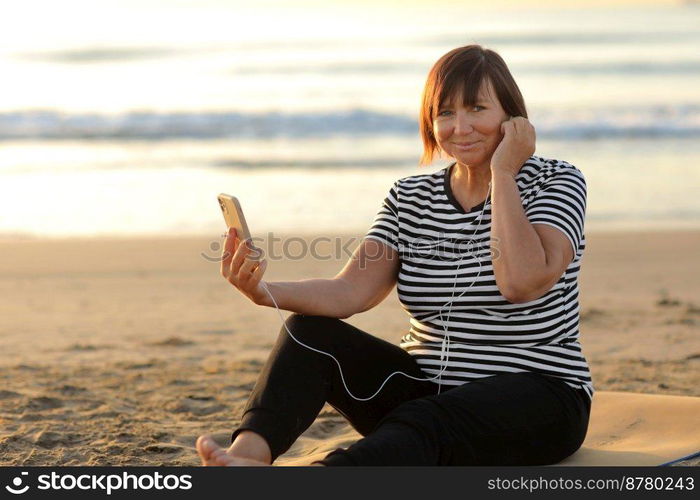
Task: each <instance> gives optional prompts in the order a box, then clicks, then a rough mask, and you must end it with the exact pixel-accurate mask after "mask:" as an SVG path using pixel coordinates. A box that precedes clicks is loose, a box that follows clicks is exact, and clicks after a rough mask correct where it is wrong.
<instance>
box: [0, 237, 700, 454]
mask: <svg viewBox="0 0 700 500" xmlns="http://www.w3.org/2000/svg"><path fill="white" fill-rule="evenodd" d="M218 236H219V235H212V236H211V237H206V236H204V237H201V238H193V237H188V238H177V237H173V238H133V239H66V240H15V239H6V240H0V256H2V259H0V294H1V296H2V298H3V300H2V301H1V302H0V318H2V320H1V321H0V342H1V344H0V347H1V349H2V354H0V377H2V381H3V384H2V389H0V422H1V424H2V425H0V460H1V461H2V464H3V465H196V464H198V463H199V462H198V458H197V456H196V453H195V451H194V448H193V446H194V441H195V439H196V437H197V436H198V435H199V434H201V433H204V432H207V433H212V434H213V435H214V436H215V438H216V439H217V440H219V441H220V442H221V443H222V444H224V443H227V440H228V437H229V436H230V432H231V431H232V430H233V429H234V428H235V425H236V423H237V422H238V419H239V417H240V413H241V410H242V407H243V405H244V403H245V401H246V398H247V395H248V393H249V391H250V390H251V388H252V386H253V384H254V382H255V379H256V376H257V373H258V372H259V370H260V368H261V366H262V363H263V362H264V360H265V358H266V355H267V352H268V350H269V348H270V347H271V345H272V343H273V342H274V340H275V338H276V336H277V334H278V331H279V328H280V320H279V317H278V315H277V313H276V311H275V310H274V309H269V308H263V307H258V306H255V305H254V304H252V303H250V302H249V301H248V300H247V299H246V298H245V297H243V296H242V295H240V294H239V293H238V292H237V291H236V290H235V289H234V288H233V287H231V286H230V285H229V284H228V283H227V282H226V281H225V280H224V279H223V278H222V277H221V276H220V274H219V267H218V262H216V259H217V257H218V255H219V253H220V252H219V251H218V246H217V245H218V244H219V243H221V241H222V240H221V239H220V238H219V237H218ZM350 238H351V237H350V236H346V237H344V238H343V240H342V241H348V240H349V239H350ZM306 241H307V242H309V241H310V237H307V238H306ZM587 241H588V249H587V251H586V255H585V256H584V261H583V270H582V274H581V278H580V284H581V310H582V316H581V319H582V323H581V331H582V334H581V342H582V345H583V349H584V353H585V355H586V357H587V359H588V361H589V363H590V366H591V370H592V374H593V379H594V384H595V387H596V389H597V390H598V391H618V392H627V393H637V394H660V395H669V396H693V397H700V335H698V333H699V331H700V293H698V291H699V290H698V287H699V284H698V274H699V273H698V265H697V261H696V258H697V249H698V248H700V231H686V232H680V231H679V232H658V233H651V232H647V233H594V234H587ZM352 248H353V247H352V246H351V247H350V250H352ZM212 249H214V250H212ZM345 260H346V256H345V255H344V254H342V253H340V255H338V258H330V259H326V260H319V259H314V258H312V257H306V258H304V259H301V260H299V259H287V260H283V261H280V260H275V261H271V262H270V265H269V267H268V271H267V274H266V279H267V280H270V281H274V280H290V279H301V278H309V277H332V276H333V275H334V274H335V273H336V272H337V271H338V270H339V269H340V268H341V267H342V265H343V264H344V262H345ZM348 321H349V322H350V323H352V324H354V325H355V326H357V327H359V328H362V329H364V330H366V331H369V332H371V333H373V334H374V335H377V336H378V337H381V338H384V339H386V340H390V341H392V342H395V343H397V342H398V340H399V338H400V337H401V336H402V335H403V333H404V331H405V329H406V327H407V316H406V315H405V313H404V312H403V310H402V309H401V308H400V305H399V303H398V300H397V298H396V292H395V291H394V292H392V294H391V295H390V297H389V298H387V299H386V300H385V301H384V302H383V303H382V304H380V305H379V306H377V307H375V308H374V309H372V310H371V311H368V312H366V313H363V314H360V315H357V316H354V317H352V318H350V319H349V320H348ZM672 399H673V398H672ZM676 400H680V401H686V402H687V401H690V398H676ZM669 401H670V400H669ZM692 401H698V400H692ZM668 404H669V405H670V407H667V408H666V413H665V414H664V412H663V411H661V410H658V411H659V412H660V413H659V414H658V415H654V417H655V418H656V417H658V418H662V419H664V418H665V419H672V418H673V405H672V403H668ZM626 407H629V406H626ZM639 411H647V410H639ZM648 411H657V410H648ZM650 421H651V422H656V420H654V419H650ZM654 425H656V424H654ZM653 428H654V426H653V425H652V426H651V429H652V431H653ZM629 432H631V433H633V432H634V430H633V429H632V430H630V431H629ZM356 438H357V434H356V433H355V432H354V431H353V430H352V429H351V428H350V426H349V425H348V424H347V423H346V422H345V421H344V419H343V418H342V417H341V416H340V415H339V414H337V413H336V412H335V411H334V410H333V409H332V408H330V407H329V406H326V407H325V408H324V409H323V411H322V412H321V414H320V415H319V418H318V419H317V420H316V422H315V423H314V424H313V425H312V426H311V427H310V428H309V429H308V430H307V431H306V433H305V434H304V435H303V436H302V437H301V438H300V439H299V441H297V443H296V444H295V445H294V446H293V447H292V449H291V450H289V452H288V453H287V454H286V455H284V456H283V457H281V458H280V461H279V463H280V464H302V463H305V461H306V463H308V458H309V457H312V456H318V455H323V454H324V453H325V452H327V451H330V450H332V449H334V448H336V447H338V446H347V445H349V444H350V443H352V442H353V440H355V439H356ZM694 442H695V443H698V445H699V446H698V448H699V449H700V436H698V435H693V433H690V434H689V435H688V438H687V441H686V442H685V443H680V445H681V447H682V446H683V445H685V446H686V447H688V446H691V447H692V446H694V444H693V443H694ZM662 445H663V443H659V446H662ZM697 463H698V461H695V462H693V461H688V462H686V464H697Z"/></svg>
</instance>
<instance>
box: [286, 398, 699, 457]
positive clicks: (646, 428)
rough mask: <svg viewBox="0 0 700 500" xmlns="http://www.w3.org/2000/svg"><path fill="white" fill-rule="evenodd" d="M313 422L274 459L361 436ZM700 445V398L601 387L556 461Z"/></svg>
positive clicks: (673, 452)
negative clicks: (571, 444) (565, 453)
mask: <svg viewBox="0 0 700 500" xmlns="http://www.w3.org/2000/svg"><path fill="white" fill-rule="evenodd" d="M316 425H317V424H314V425H313V426H312V427H311V428H310V429H309V430H308V431H307V432H306V433H304V435H303V436H302V437H301V438H300V439H299V440H298V441H297V442H296V443H295V444H294V446H293V447H292V448H291V449H290V450H289V451H288V452H287V453H286V454H284V455H283V456H281V457H280V458H279V459H278V460H277V461H276V462H275V465H287V466H294V465H308V464H310V463H311V462H313V461H314V460H321V459H322V458H323V457H325V456H326V454H328V453H329V452H331V451H333V450H335V449H336V448H345V447H347V446H350V444H352V443H353V442H355V441H356V440H358V439H360V438H361V436H360V435H359V434H358V433H357V432H355V431H354V430H353V429H352V428H351V427H350V426H349V425H347V424H344V425H342V428H343V430H342V431H340V429H339V432H335V433H332V435H333V437H332V438H330V439H329V437H328V430H327V429H325V432H322V431H323V429H318V432H316V431H315V427H316ZM697 451H700V398H698V397H687V396H661V395H656V394H638V393H633V392H608V391H597V392H596V393H595V394H594V396H593V406H592V407H591V421H590V425H589V426H588V434H587V436H586V440H585V441H584V443H583V446H581V449H579V450H578V451H577V452H576V453H574V454H573V455H572V456H570V457H569V458H567V459H565V460H564V461H563V462H561V463H559V464H557V465H583V466H587V465H660V464H662V463H666V462H669V461H671V460H676V459H678V458H681V457H685V456H687V455H690V454H691V453H695V452H697Z"/></svg>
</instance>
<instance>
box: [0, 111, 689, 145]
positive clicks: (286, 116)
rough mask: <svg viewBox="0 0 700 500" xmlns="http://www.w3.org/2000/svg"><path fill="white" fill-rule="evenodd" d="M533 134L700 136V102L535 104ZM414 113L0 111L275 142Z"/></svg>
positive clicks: (48, 129) (33, 119)
mask: <svg viewBox="0 0 700 500" xmlns="http://www.w3.org/2000/svg"><path fill="white" fill-rule="evenodd" d="M531 120H532V122H533V123H534V124H535V126H536V129H537V135H538V137H539V138H544V139H566V140H595V139H603V138H607V139H609V138H637V137H638V138H664V137H669V138H679V137H697V136H700V104H685V105H676V106H670V105H669V106H662V105H659V106H649V107H644V108H643V107H638V106H630V107H620V108H610V107H607V108H605V109H580V110H571V109H550V110H547V109H538V110H537V111H536V112H534V113H533V114H532V115H531ZM417 123H418V121H417V119H416V118H415V117H411V116H407V115H403V114H398V113H394V114H392V113H383V112H378V111H371V110H365V109H356V110H349V111H336V112H327V113H315V112H306V113H304V112H301V113H281V112H268V113H238V112H169V113H165V112H148V111H141V112H129V113H123V114H116V115H109V114H98V113H82V114H81V113H78V114H74V113H65V112H60V111H50V110H43V111H37V110H26V111H17V112H6V113H0V140H25V139H41V140H64V139H82V140H103V139H110V140H114V139H116V140H144V141H152V140H165V139H201V140H206V139H219V138H229V139H263V140H264V139H273V138H279V137H284V138H291V139H294V138H304V139H306V138H316V137H318V138H325V137H342V136H350V137H359V136H381V135H384V136H417V134H418V124H417Z"/></svg>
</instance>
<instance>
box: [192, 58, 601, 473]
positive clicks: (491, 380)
mask: <svg viewBox="0 0 700 500" xmlns="http://www.w3.org/2000/svg"><path fill="white" fill-rule="evenodd" d="M420 127H421V134H422V138H423V143H424V155H423V158H422V159H421V163H422V164H426V163H430V161H431V160H432V158H433V156H434V154H435V153H436V152H438V151H440V152H442V153H444V154H446V155H448V156H450V157H452V158H453V159H454V160H455V162H454V163H453V164H452V165H450V166H449V167H447V168H445V169H442V170H440V171H438V172H436V173H432V174H424V175H414V176H410V177H406V178H403V179H400V180H398V181H397V182H396V183H394V185H393V186H392V188H391V189H390V191H389V194H388V196H387V197H386V199H385V200H384V203H383V205H382V208H381V209H380V211H379V213H378V214H377V217H376V219H375V222H374V224H373V226H372V227H371V229H370V230H369V232H368V233H367V235H366V237H365V238H364V239H363V241H362V243H361V244H360V245H359V247H358V248H357V250H356V251H355V253H354V255H353V258H352V259H350V261H349V262H348V263H347V264H346V266H345V267H344V269H343V270H342V271H341V272H340V273H339V274H338V275H337V276H336V277H335V278H333V279H314V280H304V281H297V282H284V283H281V282H276V283H267V284H265V283H264V282H262V281H261V278H262V276H263V273H264V272H265V268H266V261H264V260H263V261H261V262H260V263H259V264H258V262H257V261H255V260H254V259H252V258H246V257H247V256H249V255H250V254H251V249H250V248H249V247H248V245H247V244H239V242H238V240H237V239H236V238H235V236H234V235H232V234H230V235H229V237H228V239H227V241H226V246H225V249H224V252H232V253H233V254H234V255H233V256H232V257H231V256H229V257H228V258H227V259H224V260H223V261H222V274H223V275H224V276H225V277H226V278H227V280H228V281H229V282H231V283H232V284H233V285H234V286H236V287H237V288H238V289H239V290H240V291H241V292H243V293H244V294H246V295H247V296H248V297H249V298H250V299H251V300H252V301H253V302H255V303H256V304H260V305H266V306H274V304H273V301H272V300H271V298H270V296H269V295H268V293H267V291H266V290H265V285H267V287H268V288H269V291H270V292H271V295H272V296H273V297H274V298H275V301H276V302H277V304H278V305H279V307H280V308H282V309H286V310H289V311H294V312H295V313H296V314H293V315H292V316H290V317H289V318H288V319H287V321H286V323H285V328H282V330H281V331H280V335H279V338H278V340H277V343H276V345H275V347H274V348H273V350H272V353H271V354H270V357H269V359H268V360H267V363H266V365H265V367H264V368H263V371H262V373H261V374H260V377H259V379H258V381H257V384H256V386H255V388H254V389H253V393H252V395H251V397H250V399H249V401H248V403H247V405H246V407H245V410H244V414H243V417H242V421H241V425H240V426H239V428H238V429H237V430H236V431H235V432H234V434H233V439H232V445H231V447H230V448H228V450H224V449H222V448H219V447H218V446H216V444H215V443H214V442H213V440H212V439H211V438H210V437H208V436H202V437H200V438H199V439H198V441H197V449H198V452H199V453H200V455H201V457H202V461H203V463H204V464H205V465H238V464H240V465H245V464H250V465H262V464H271V463H272V462H274V460H275V459H276V458H277V457H278V456H279V455H281V454H282V453H284V452H285V451H286V450H288V449H289V447H290V446H291V445H292V443H293V442H294V441H295V440H296V438H297V437H298V436H299V435H300V434H301V433H303V432H304V430H305V429H307V428H308V426H309V425H311V423H312V422H313V421H314V419H315V418H316V416H317V415H318V413H319V411H320V410H321V408H322V407H323V405H324V403H326V402H328V403H329V404H331V405H332V406H333V407H334V408H336V409H337V410H338V412H340V413H341V414H342V415H343V416H345V417H346V418H347V419H348V420H349V421H350V423H351V424H352V426H353V427H354V428H355V429H356V430H357V431H358V432H359V433H360V434H362V435H363V436H364V438H363V439H361V440H359V441H358V442H356V443H354V444H353V445H352V446H350V447H349V448H347V449H338V450H335V451H333V452H331V453H330V454H329V455H327V456H326V457H325V458H324V459H323V460H321V461H319V462H316V463H314V465H325V466H336V465H544V464H552V463H556V462H559V461H561V460H562V459H564V458H566V457H567V456H569V455H571V454H572V453H574V452H575V451H576V450H577V449H578V448H579V447H580V446H581V443H582V442H583V440H584V438H585V435H586V430H587V428H588V418H589V414H590V407H591V398H592V395H593V386H592V383H591V378H590V373H589V370H588V366H587V363H586V360H585V358H584V356H583V354H582V352H581V347H580V345H579V343H578V321H579V320H578V309H579V308H578V286H577V276H578V273H579V269H580V261H581V257H582V255H583V251H584V249H585V238H584V234H583V223H584V214H585V204H586V184H585V179H584V177H583V175H582V174H581V172H580V171H579V170H577V169H576V168H575V167H573V166H572V165H570V164H568V163H566V162H563V161H558V160H550V159H545V158H542V157H539V156H534V155H533V153H534V151H535V132H534V128H533V127H532V125H531V124H530V123H529V122H528V120H527V111H526V109H525V104H524V102H523V98H522V95H521V93H520V91H519V89H518V86H517V85H516V83H515V81H514V80H513V77H512V75H511V74H510V72H509V70H508V68H507V66H506V65H505V63H504V62H503V60H502V59H501V57H500V56H499V55H498V54H496V53H495V52H493V51H490V50H486V49H483V48H482V47H480V46H478V45H470V46H466V47H461V48H457V49H455V50H452V51H451V52H449V53H447V54H445V55H444V56H443V57H442V58H441V59H440V60H439V61H437V63H436V64H435V66H434V67H433V68H432V70H431V71H430V74H429V76H428V80H427V82H426V86H425V91H424V95H423V105H422V109H421V122H420ZM397 283H398V294H399V299H400V300H401V302H402V304H403V306H404V307H405V309H406V310H407V312H408V313H409V315H410V330H409V332H408V333H407V334H406V335H405V336H404V337H403V338H402V339H401V343H400V347H399V346H395V345H393V344H390V343H387V342H384V341H382V340H380V339H377V338H375V337H373V336H372V335H370V334H368V333H365V332H362V331H360V330H358V329H357V328H354V327H352V326H351V325H349V324H347V323H345V322H343V321H341V320H340V319H339V318H347V317H349V316H352V315H353V314H356V313H359V312H362V311H366V310H368V309H370V308H372V307H373V306H375V305H377V304H378V303H379V302H381V301H382V300H383V299H384V298H385V297H386V296H387V294H388V293H389V292H390V291H391V290H392V288H393V287H394V285H395V284H397ZM287 329H288V330H289V333H288V332H287ZM290 333H291V334H293V336H294V337H295V338H296V339H299V340H300V341H301V342H303V343H304V344H307V345H310V346H313V347H314V348H316V349H318V350H321V351H324V352H326V353H329V354H333V355H334V356H335V357H336V358H337V359H338V363H339V364H340V366H341V367H342V370H343V377H342V378H341V375H340V371H339V369H338V365H337V364H336V363H335V362H334V361H333V359H331V358H330V357H329V356H326V355H322V354H320V353H318V352H316V351H313V350H310V349H308V348H306V347H303V346H302V345H300V344H299V343H298V342H297V341H295V340H294V339H292V337H291V335H290ZM396 371H401V372H403V373H404V374H405V375H396V374H394V372H396ZM392 374H394V375H392ZM406 375H408V376H406ZM387 377H389V378H388V380H387ZM384 381H386V383H385V385H384V386H383V387H382V388H381V390H380V391H379V392H376V391H377V389H378V388H379V387H380V385H381V384H382V383H383V382H384ZM345 382H347V386H348V387H347V390H346V387H345ZM370 395H373V397H371V399H370Z"/></svg>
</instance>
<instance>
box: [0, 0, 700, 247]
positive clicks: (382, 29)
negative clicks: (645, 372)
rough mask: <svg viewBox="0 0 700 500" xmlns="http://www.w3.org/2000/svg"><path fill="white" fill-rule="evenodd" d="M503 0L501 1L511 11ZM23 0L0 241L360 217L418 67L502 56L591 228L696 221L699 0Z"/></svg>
mask: <svg viewBox="0 0 700 500" xmlns="http://www.w3.org/2000/svg"><path fill="white" fill-rule="evenodd" d="M514 5H515V6H514ZM523 5H524V4H518V3H514V4H509V3H503V2H502V3H496V4H495V6H494V7H490V8H489V7H483V6H481V5H480V4H478V3H474V2H456V3H454V2H453V3H445V4H441V3H431V2H406V3H397V2H382V1H381V0H379V1H378V2H360V3H359V4H352V3H339V4H337V5H336V4H334V3H332V2H324V3H314V2H307V3H303V2H300V3H297V2H283V1H281V0H278V1H276V2H275V1H266V2H262V3H260V4H259V5H257V3H256V6H246V4H245V3H243V2H226V1H214V0H205V1H200V2H187V1H172V2H167V1H156V0H144V1H141V2H135V1H116V0H105V1H101V2H83V1H78V0H75V1H73V0H69V1H67V2H60V3H56V2H39V1H29V2H26V3H22V5H17V6H16V7H15V6H13V7H12V9H10V10H9V12H8V15H5V16H4V20H5V24H6V25H7V26H8V29H7V30H4V32H3V33H2V34H0V42H2V43H1V44H0V47H1V48H0V72H1V73H2V75H3V92H2V93H0V237H30V238H64V237H86V236H87V237H89V236H114V237H122V236H124V237H128V236H135V235H168V234H169V235H212V236H215V235H218V234H220V233H221V232H222V230H223V219H222V217H221V214H220V212H219V209H218V204H217V201H216V195H217V194H218V193H221V192H225V193H229V194H233V195H235V196H237V197H238V198H239V199H240V200H241V203H242V205H243V208H244V210H245V212H246V216H247V219H248V224H249V226H250V228H251V231H252V232H253V233H254V234H256V233H263V232H264V233H270V232H277V233H281V234H290V233H300V234H301V233H303V234H319V233H329V234H336V233H346V234H347V233H362V232H364V231H366V230H367V228H368V227H369V226H370V225H371V223H372V220H373V217H374V215H375V213H376V212H377V210H378V208H379V206H380V204H381V201H382V200H383V198H384V196H386V193H387V192H388V190H389V188H390V186H391V184H392V183H393V182H394V181H395V180H396V179H398V178H400V177H404V176H408V175H414V174H418V173H423V172H430V171H434V170H437V169H439V168H442V167H444V166H445V165H447V162H446V161H444V160H441V161H438V162H436V163H435V164H434V165H432V166H430V167H418V165H417V163H418V159H419V157H420V154H421V141H420V138H419V135H418V125H417V117H418V109H419V103H420V96H421V92H422V88H423V85H424V82H425V77H426V75H427V73H428V70H429V69H430V67H431V66H432V64H433V63H434V62H435V61H436V60H437V59H438V58H439V57H440V56H441V55H443V54H444V53H445V52H447V51H448V50H451V49H452V48H455V47H457V46H461V45H466V44H469V43H480V44H482V45H485V46H487V47H489V48H492V49H494V50H496V51H498V52H499V53H500V54H501V55H502V56H503V58H504V59H505V60H506V62H507V63H508V64H509V66H510V68H511V71H512V72H513V74H514V76H515V78H516V80H517V81H518V83H519V85H520V88H521V90H522V92H523V94H524V96H525V100H526V103H527V106H528V110H529V114H530V120H531V121H532V123H533V125H534V126H535V129H536V131H537V151H536V154H538V155H541V156H545V157H552V158H559V159H562V160H566V161H568V162H570V163H572V164H574V165H576V166H577V167H578V168H579V169H580V170H581V171H582V172H583V173H584V175H585V176H586V179H587V184H588V207H587V220H586V230H587V231H589V230H590V231H607V230H615V231H620V230H623V231H626V230H636V229H652V230H663V229H669V228H698V227H700V196H698V194H699V193H698V186H700V168H699V167H700V141H699V140H698V139H699V138H700V50H698V49H700V6H698V5H697V4H693V3H691V2H687V3H678V4H670V3H663V4H659V5H651V6H650V5H635V4H630V3H625V4H621V5H617V6H612V5H610V6H605V5H602V6H601V5H596V6H591V7H583V6H580V5H574V4H573V3H567V2H561V3H555V4H553V5H554V6H552V4H549V5H550V6H549V7H539V8H536V7H523Z"/></svg>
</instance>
